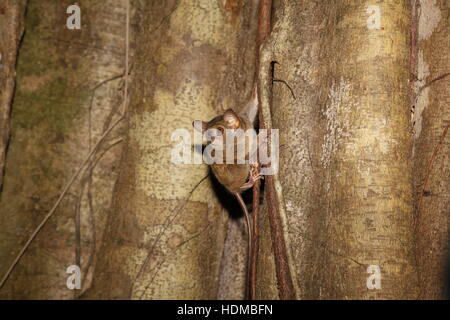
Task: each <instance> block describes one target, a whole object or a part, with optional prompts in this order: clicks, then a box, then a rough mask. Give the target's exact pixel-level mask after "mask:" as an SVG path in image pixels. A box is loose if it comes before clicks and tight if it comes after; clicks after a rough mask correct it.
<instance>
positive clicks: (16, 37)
mask: <svg viewBox="0 0 450 320" xmlns="http://www.w3.org/2000/svg"><path fill="white" fill-rule="evenodd" d="M26 3H27V1H26V0H21V1H16V0H5V1H4V2H3V3H2V4H0V88H2V91H1V93H0V190H1V188H2V185H3V169H4V166H5V158H6V149H7V146H8V141H9V116H10V112H11V103H12V98H13V95H14V88H15V78H16V58H17V51H18V49H19V43H20V40H21V39H22V34H23V29H24V13H25V7H26Z"/></svg>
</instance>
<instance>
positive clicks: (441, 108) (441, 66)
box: [414, 0, 450, 299]
mask: <svg viewBox="0 0 450 320" xmlns="http://www.w3.org/2000/svg"><path fill="white" fill-rule="evenodd" d="M417 3H418V7H419V8H420V9H419V11H418V39H419V43H418V48H417V50H418V66H417V71H418V74H417V78H418V81H417V83H416V93H418V91H419V90H420V88H421V87H423V86H425V85H427V84H429V83H430V82H431V81H433V80H434V79H437V78H438V77H441V76H443V75H445V74H448V75H447V76H445V78H442V79H441V80H439V81H436V82H434V83H432V84H431V85H430V86H428V87H427V88H425V89H423V90H422V91H421V92H420V96H419V97H418V99H417V102H418V103H417V104H416V106H415V110H414V111H415V114H414V123H415V128H414V129H415V136H416V144H415V152H414V159H415V162H414V165H415V169H414V173H415V174H414V185H415V187H416V189H415V190H416V192H415V199H416V204H417V205H418V208H417V234H416V236H417V261H418V266H419V280H420V298H422V299H448V294H449V293H450V292H449V291H447V294H446V292H445V291H446V289H447V290H449V288H446V285H447V286H448V281H449V272H450V132H448V133H447V135H446V136H445V137H444V140H443V143H442V145H441V146H440V147H439V149H438V150H437V154H436V156H435V158H434V159H433V165H432V167H431V171H430V172H429V164H430V161H431V159H432V157H433V153H434V151H435V148H436V147H437V146H438V144H439V141H440V140H441V138H442V137H443V136H442V135H443V133H444V130H445V128H446V127H447V126H448V125H449V124H450V74H449V73H450V55H449V48H450V33H449V30H450V20H449V17H448V13H449V12H450V3H449V2H448V1H446V0H421V1H417ZM427 175H429V179H428V181H427V184H426V185H424V184H423V183H424V181H425V179H426V176H427Z"/></svg>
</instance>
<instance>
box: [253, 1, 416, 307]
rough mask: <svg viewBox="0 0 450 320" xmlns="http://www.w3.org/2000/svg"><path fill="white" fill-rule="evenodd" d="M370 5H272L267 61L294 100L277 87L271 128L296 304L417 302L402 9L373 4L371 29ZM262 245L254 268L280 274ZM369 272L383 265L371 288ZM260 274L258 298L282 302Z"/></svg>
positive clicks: (406, 26) (396, 4)
mask: <svg viewBox="0 0 450 320" xmlns="http://www.w3.org/2000/svg"><path fill="white" fill-rule="evenodd" d="M371 4H372V2H370V1H362V0H360V1H353V2H351V3H348V2H337V3H336V2H321V3H317V2H312V1H298V2H295V3H294V2H289V3H284V2H278V1H276V2H275V6H274V10H275V22H274V28H273V32H272V35H271V37H270V40H269V43H268V44H267V45H266V47H265V50H266V51H268V52H269V53H266V54H265V55H266V57H267V58H266V61H265V63H266V64H267V63H269V62H270V61H276V62H278V63H277V64H275V65H274V68H275V71H274V77H275V79H281V80H284V81H286V82H287V84H289V86H291V87H292V89H293V91H294V93H295V96H296V97H297V99H296V100H295V101H294V100H293V96H292V95H291V93H290V91H289V89H288V88H287V86H286V85H284V84H283V83H281V82H274V85H273V99H272V106H271V108H272V109H271V110H272V118H273V124H272V125H273V128H279V129H280V171H279V175H278V176H277V177H275V180H279V181H280V185H279V187H277V194H278V198H279V200H280V201H279V202H280V214H281V220H280V221H282V222H284V225H283V227H284V232H285V235H284V241H285V243H286V245H287V246H288V248H287V250H286V257H287V259H288V262H289V267H290V270H291V278H292V280H293V282H294V287H295V291H296V295H297V297H299V298H309V299H368V298H381V299H396V298H397V299H398V298H400V299H404V298H416V297H417V273H416V268H415V260H414V254H413V253H414V251H413V249H414V242H413V217H414V216H413V204H412V162H411V145H412V137H411V127H410V113H409V112H410V111H409V97H408V92H409V84H408V79H409V36H410V18H409V14H410V6H409V2H408V1H388V2H384V3H381V4H379V9H380V13H381V25H380V28H379V29H373V28H368V24H369V22H370V23H372V22H371V21H368V20H369V19H368V18H369V16H370V15H371V13H368V8H369V6H370V5H371ZM369 12H370V11H369ZM263 63H264V61H263ZM263 237H265V238H267V235H263ZM268 245H269V243H268V242H267V240H263V243H262V254H261V256H262V257H261V261H260V270H265V268H269V270H274V269H275V270H276V267H277V264H276V263H275V264H274V262H273V258H272V252H271V250H270V248H268ZM272 246H273V245H272ZM273 265H275V268H274V267H273ZM372 265H374V266H377V267H379V268H380V270H381V288H380V289H373V290H369V289H368V286H367V282H368V281H367V280H368V278H369V276H370V274H368V273H367V272H368V267H369V266H372ZM266 266H267V267H266ZM270 266H272V267H270ZM261 272H262V273H263V275H262V277H264V278H261V279H260V283H259V286H260V288H261V293H260V297H261V298H274V297H276V296H277V295H278V296H280V297H281V293H282V292H281V291H282V290H281V289H282V288H280V286H278V288H277V287H276V286H274V285H273V284H274V283H277V282H276V281H275V279H274V278H275V275H274V273H275V272H274V271H272V273H271V274H272V276H271V277H268V276H267V274H268V273H267V272H266V271H264V272H263V271H261ZM269 274H270V273H269ZM277 276H278V275H277ZM277 281H278V284H279V281H280V279H279V277H278V278H277ZM268 288H272V289H270V290H267V289H268Z"/></svg>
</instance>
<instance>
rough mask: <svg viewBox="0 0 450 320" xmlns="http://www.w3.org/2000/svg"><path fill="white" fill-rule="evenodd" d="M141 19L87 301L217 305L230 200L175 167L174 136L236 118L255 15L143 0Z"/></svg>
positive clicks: (198, 169) (250, 62)
mask: <svg viewBox="0 0 450 320" xmlns="http://www.w3.org/2000/svg"><path fill="white" fill-rule="evenodd" d="M139 12H141V13H142V16H141V17H142V20H141V26H142V28H141V30H140V33H139V35H138V38H137V39H136V42H137V43H138V46H137V51H136V57H135V60H134V65H135V66H139V67H136V68H135V70H134V73H133V77H132V81H131V84H130V86H131V88H132V90H131V92H130V106H129V112H130V114H129V119H128V124H129V131H128V134H127V139H126V140H127V141H126V147H125V148H126V149H125V152H124V157H123V159H122V162H121V169H120V172H121V174H120V177H119V180H118V183H117V185H116V188H115V192H114V198H115V201H114V205H113V209H112V212H111V215H110V216H109V220H108V229H107V231H106V234H105V239H104V242H103V247H102V249H101V252H100V256H99V264H98V266H100V267H99V268H97V269H96V277H95V279H94V287H93V289H92V290H91V291H90V292H89V293H88V295H87V297H89V298H97V299H107V298H109V299H123V298H132V299H214V298H217V297H218V292H219V287H218V285H219V270H220V265H221V259H222V255H223V254H227V253H226V252H224V242H225V235H226V229H227V228H226V226H227V221H228V216H227V214H226V212H224V210H223V207H222V205H221V204H220V202H219V198H221V199H223V198H227V196H226V195H225V194H226V191H225V190H224V189H222V188H221V187H219V186H217V194H215V193H214V191H213V185H212V184H211V181H210V179H209V177H208V169H207V166H206V165H201V166H200V165H180V164H174V163H173V162H172V161H171V150H172V147H173V146H174V145H175V142H173V141H171V134H172V132H173V131H174V130H176V129H179V128H185V129H186V130H188V132H192V131H193V129H192V121H193V120H196V119H202V120H207V119H211V118H212V117H214V116H215V115H216V114H218V113H219V112H223V111H224V110H226V109H227V108H229V107H235V108H236V109H238V108H239V105H240V104H242V103H243V102H244V101H245V100H246V99H248V98H249V97H250V93H251V88H252V79H253V73H254V49H255V47H254V41H255V39H256V38H255V28H254V27H252V23H251V19H252V17H253V16H254V15H255V13H256V8H254V6H253V5H250V3H246V5H244V1H225V2H224V1H182V0H180V1H148V2H146V3H145V4H143V6H142V7H140V8H139ZM230 196H231V195H230ZM229 201H233V202H234V201H235V200H234V199H233V198H232V199H231V200H229ZM236 208H237V207H236ZM235 210H239V209H235ZM238 212H239V211H238ZM241 244H242V243H238V244H235V245H241ZM225 249H226V248H225ZM240 294H241V293H240V292H237V293H235V295H237V296H239V295H240ZM225 296H226V295H225ZM222 297H223V295H222Z"/></svg>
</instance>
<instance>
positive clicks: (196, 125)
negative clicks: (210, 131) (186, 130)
mask: <svg viewBox="0 0 450 320" xmlns="http://www.w3.org/2000/svg"><path fill="white" fill-rule="evenodd" d="M206 125H207V124H206V122H203V121H201V120H195V121H194V122H192V126H193V127H194V128H195V130H197V131H198V132H203V131H205V130H206Z"/></svg>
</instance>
